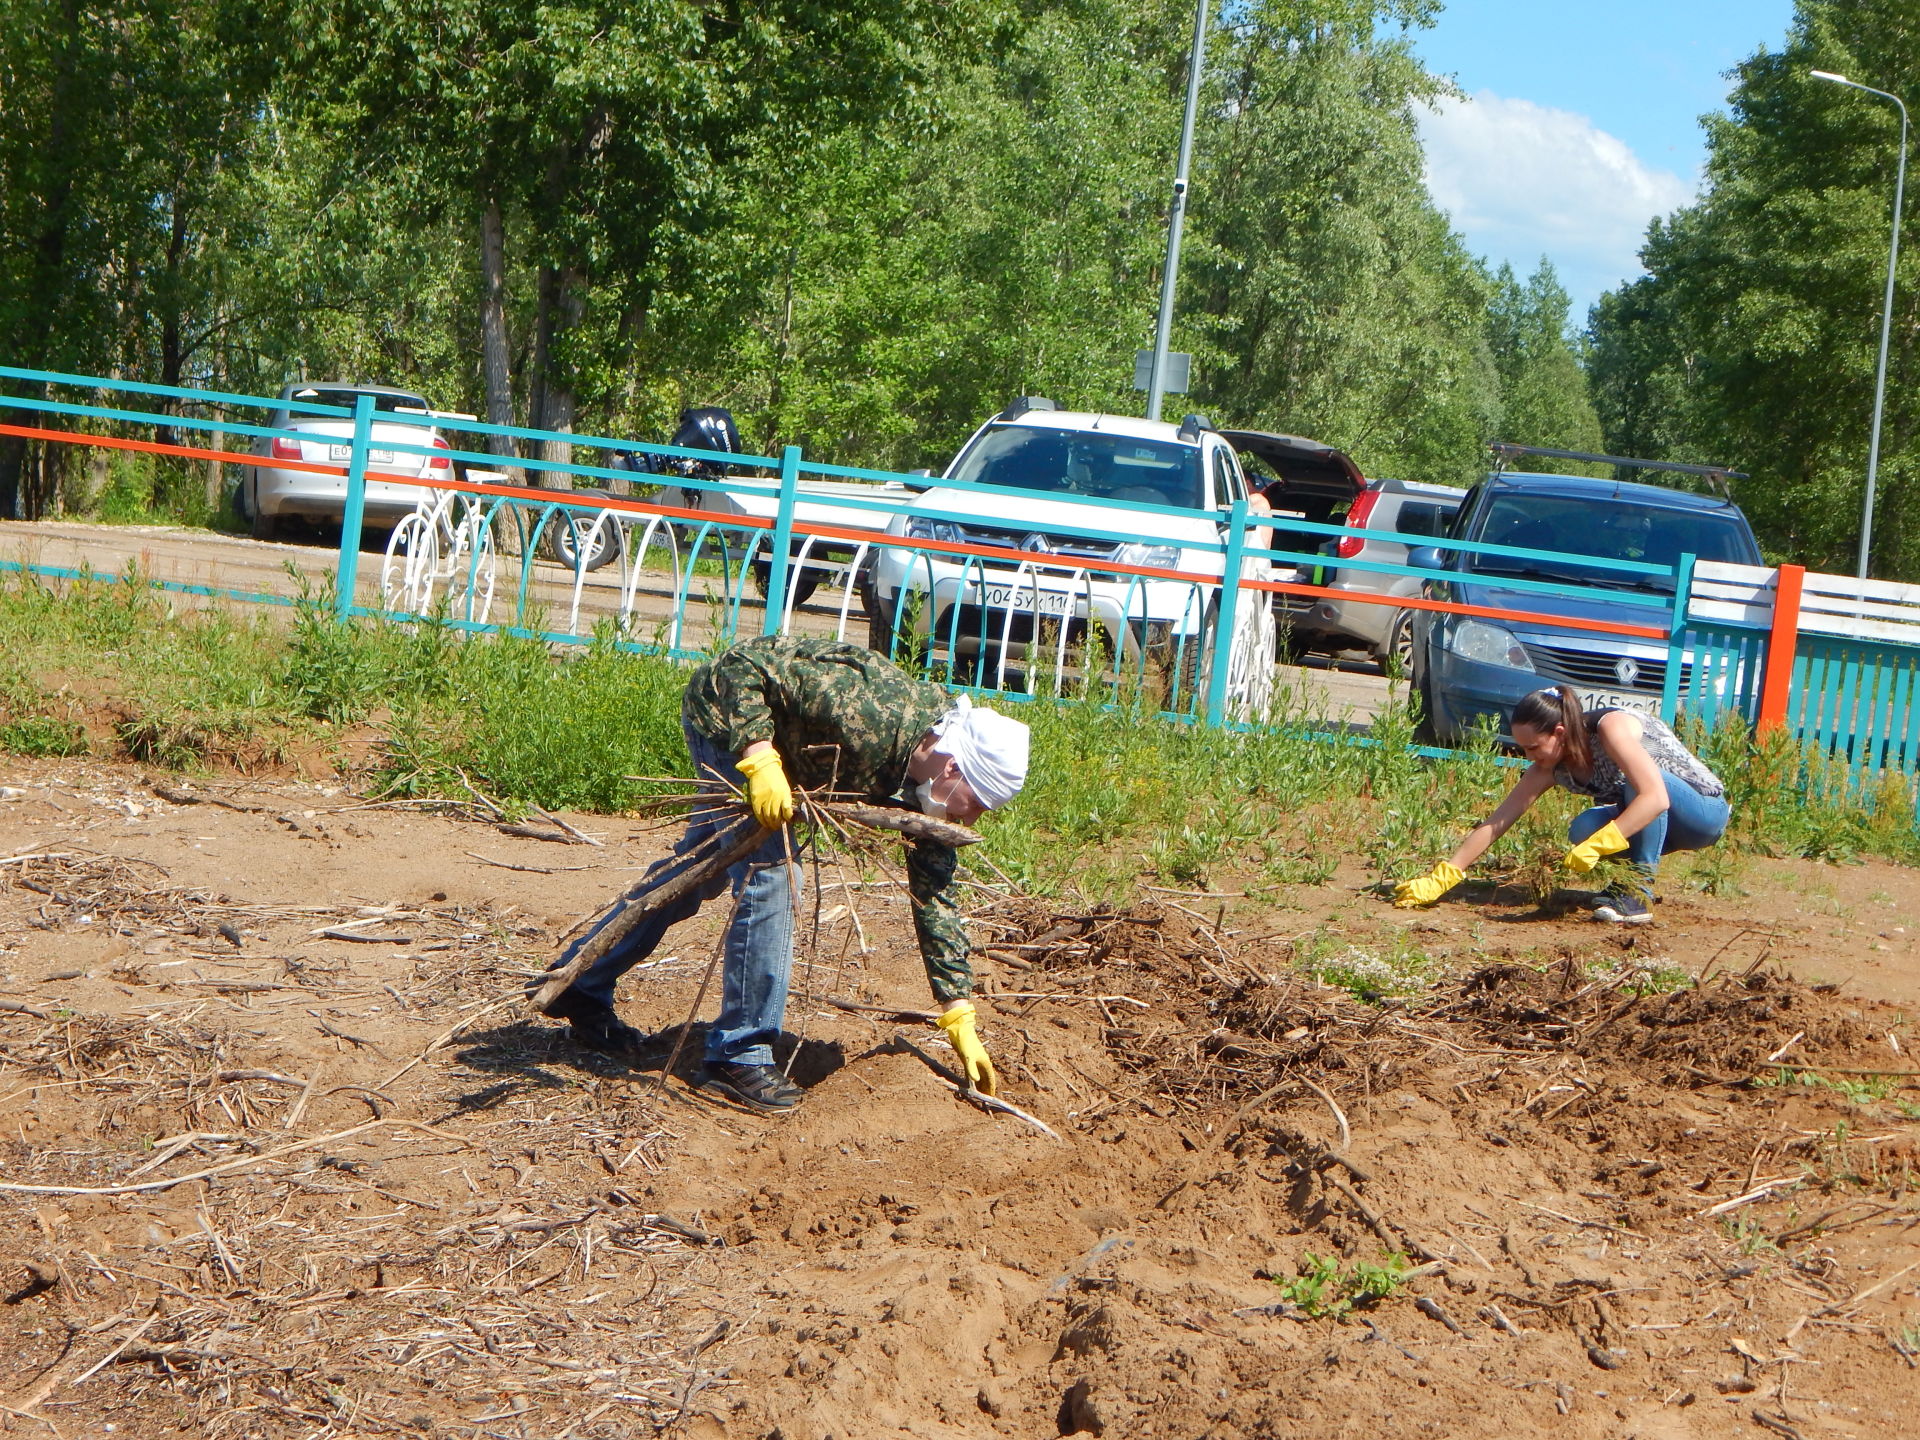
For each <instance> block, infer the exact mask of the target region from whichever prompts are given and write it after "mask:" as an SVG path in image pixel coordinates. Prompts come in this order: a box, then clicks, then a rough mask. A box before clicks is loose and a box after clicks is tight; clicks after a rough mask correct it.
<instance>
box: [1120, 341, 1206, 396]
mask: <svg viewBox="0 0 1920 1440" xmlns="http://www.w3.org/2000/svg"><path fill="white" fill-rule="evenodd" d="M1192 377H1193V356H1191V355H1189V354H1187V353H1186V352H1185V351H1184V350H1169V351H1168V352H1167V373H1166V375H1165V376H1164V377H1163V378H1162V379H1161V382H1160V389H1161V390H1162V391H1163V392H1164V393H1166V394H1168V395H1184V394H1186V393H1187V382H1188V381H1189V380H1190V379H1192ZM1133 388H1134V389H1136V390H1150V389H1152V388H1153V351H1151V350H1136V351H1134V352H1133Z"/></svg>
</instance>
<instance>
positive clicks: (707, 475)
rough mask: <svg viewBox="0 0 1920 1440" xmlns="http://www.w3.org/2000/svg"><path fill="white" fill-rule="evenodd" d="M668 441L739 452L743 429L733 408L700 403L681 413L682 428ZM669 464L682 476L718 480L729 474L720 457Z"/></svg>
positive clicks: (692, 447) (686, 447)
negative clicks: (736, 419)
mask: <svg viewBox="0 0 1920 1440" xmlns="http://www.w3.org/2000/svg"><path fill="white" fill-rule="evenodd" d="M667 443H668V444H669V445H677V446H679V447H680V448H681V449H683V450H715V451H718V452H720V453H721V454H723V455H738V454H739V453H740V450H741V446H740V428H739V427H738V426H737V425H735V424H734V423H733V412H732V411H731V410H726V409H722V408H721V407H720V406H718V405H700V406H696V407H694V408H692V409H689V410H682V411H681V412H680V428H679V429H678V430H676V431H674V432H673V439H671V440H669V441H668V442H667ZM667 464H668V465H669V466H671V467H672V468H673V469H674V470H676V471H678V472H679V473H680V474H682V475H694V476H698V477H699V478H701V479H703V480H717V479H719V478H720V477H721V476H722V475H725V474H726V473H727V466H726V464H725V463H724V462H722V461H718V460H686V459H676V460H669V461H668V462H667Z"/></svg>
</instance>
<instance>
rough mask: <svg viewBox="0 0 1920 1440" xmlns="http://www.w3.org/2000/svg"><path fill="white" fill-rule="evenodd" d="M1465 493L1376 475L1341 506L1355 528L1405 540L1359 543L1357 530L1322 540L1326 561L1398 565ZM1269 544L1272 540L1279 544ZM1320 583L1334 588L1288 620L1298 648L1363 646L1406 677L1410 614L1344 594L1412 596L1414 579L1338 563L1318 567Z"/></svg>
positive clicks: (1435, 532)
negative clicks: (1392, 660) (1350, 503)
mask: <svg viewBox="0 0 1920 1440" xmlns="http://www.w3.org/2000/svg"><path fill="white" fill-rule="evenodd" d="M1466 493H1467V492H1466V491H1465V490H1462V489H1459V488H1457V487H1455V486H1452V485H1428V484H1426V483H1424V482H1422V481H1418V480H1375V481H1372V482H1370V483H1369V484H1368V486H1367V488H1366V489H1365V490H1362V491H1361V492H1360V494H1359V495H1358V496H1357V497H1356V498H1355V500H1354V502H1353V507H1352V508H1351V509H1350V510H1348V511H1347V522H1346V523H1347V526H1348V528H1350V529H1353V530H1391V531H1394V532H1395V533H1397V534H1400V535H1405V536H1406V537H1407V539H1406V540H1404V541H1400V540H1365V539H1362V538H1361V537H1359V536H1358V535H1354V536H1346V537H1342V538H1341V539H1338V540H1334V541H1331V542H1327V546H1326V549H1327V555H1328V559H1329V560H1330V561H1340V560H1366V561H1373V562H1377V563H1380V564H1385V565H1404V564H1406V563H1407V552H1408V550H1409V549H1411V548H1412V547H1413V546H1415V545H1419V544H1422V543H1424V542H1425V541H1426V540H1429V539H1432V538H1434V537H1436V536H1441V535H1445V534H1446V533H1447V527H1448V526H1449V525H1451V524H1452V523H1453V516H1454V512H1455V511H1457V510H1459V508H1460V502H1461V500H1462V499H1464V498H1465V496H1466ZM1275 543H1278V542H1277V541H1276V542H1275ZM1318 583H1320V584H1322V585H1325V586H1326V587H1327V588H1328V589H1329V590H1333V591H1337V592H1339V593H1338V594H1337V595H1333V596H1322V597H1320V598H1317V599H1308V600H1306V601H1304V602H1303V604H1302V608H1300V609H1298V610H1296V611H1294V612H1292V613H1291V614H1290V615H1289V617H1288V621H1289V623H1291V625H1292V627H1293V645H1294V647H1295V648H1296V649H1311V650H1365V651H1366V652H1367V653H1368V654H1369V655H1371V656H1372V657H1373V658H1374V659H1376V660H1378V661H1379V662H1380V663H1381V664H1382V665H1386V664H1388V663H1389V657H1394V658H1397V660H1398V662H1399V668H1400V672H1401V673H1402V674H1405V673H1406V672H1407V671H1408V669H1409V668H1410V667H1411V666H1412V664H1413V612H1412V611H1411V610H1401V609H1398V608H1396V607H1395V606H1392V605H1382V604H1379V603H1378V602H1376V601H1369V600H1349V599H1346V598H1344V597H1345V596H1347V595H1388V596H1399V595H1418V594H1419V593H1420V581H1419V580H1418V579H1416V578H1415V577H1413V576H1411V575H1385V574H1382V573H1380V572H1379V571H1377V570H1356V569H1352V568H1349V567H1346V566H1341V565H1337V564H1329V565H1326V566H1322V567H1320V573H1319V576H1318Z"/></svg>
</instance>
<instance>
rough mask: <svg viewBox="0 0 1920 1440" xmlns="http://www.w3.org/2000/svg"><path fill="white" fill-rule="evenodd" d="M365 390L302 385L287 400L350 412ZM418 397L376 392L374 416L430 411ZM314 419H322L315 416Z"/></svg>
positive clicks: (348, 387) (428, 406)
mask: <svg viewBox="0 0 1920 1440" xmlns="http://www.w3.org/2000/svg"><path fill="white" fill-rule="evenodd" d="M366 393H368V392H366V391H365V390H355V389H353V388H352V387H351V386H345V385H302V386H301V387H300V388H299V389H298V390H295V391H292V392H290V393H289V394H288V396H287V398H288V399H289V400H298V401H299V402H300V403H301V404H303V405H338V406H339V407H340V408H341V409H343V410H351V409H353V407H354V403H355V402H356V401H357V400H358V399H359V398H360V397H361V396H362V395H365V394H366ZM432 408H433V407H432V406H430V405H428V404H427V402H426V401H424V400H422V399H421V398H420V397H419V396H418V395H389V394H385V393H378V392H376V393H375V394H374V397H373V411H374V414H376V415H380V414H386V415H391V414H393V413H394V412H395V411H398V410H431V409H432ZM313 418H315V419H320V418H324V417H320V416H315V417H313Z"/></svg>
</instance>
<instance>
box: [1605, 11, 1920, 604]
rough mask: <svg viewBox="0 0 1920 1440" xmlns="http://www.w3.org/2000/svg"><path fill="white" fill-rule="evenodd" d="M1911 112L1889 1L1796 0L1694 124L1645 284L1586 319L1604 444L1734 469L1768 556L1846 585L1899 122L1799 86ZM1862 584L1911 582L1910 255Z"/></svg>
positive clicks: (1919, 477) (1915, 72)
mask: <svg viewBox="0 0 1920 1440" xmlns="http://www.w3.org/2000/svg"><path fill="white" fill-rule="evenodd" d="M1813 69H1821V70H1829V71H1836V72H1838V73H1841V74H1844V75H1847V76H1850V77H1852V78H1855V79H1858V80H1860V81H1861V82H1862V83H1865V84H1870V85H1873V86H1875V87H1877V88H1880V89H1885V90H1892V91H1895V92H1896V93H1904V94H1905V95H1907V96H1908V97H1910V98H1916V99H1920V96H1916V94H1915V91H1916V85H1915V81H1916V79H1920V29H1916V28H1915V26H1914V23H1913V11H1912V7H1911V5H1908V4H1905V3H1901V0H1845V3H1842V0H1801V3H1800V4H1799V5H1798V6H1797V8H1796V17H1795V21H1794V24H1793V27H1792V30H1791V32H1790V34H1789V38H1788V40H1787V42H1786V44H1785V45H1784V46H1783V47H1782V48H1781V49H1780V50H1778V51H1761V52H1759V53H1757V54H1755V55H1754V56H1753V57H1752V58H1751V59H1749V60H1748V61H1746V62H1745V63H1744V64H1742V65H1741V66H1740V68H1739V71H1738V84H1737V85H1736V87H1735V89H1734V92H1733V95H1732V113H1731V114H1730V115H1728V116H1716V117H1710V118H1709V119H1708V121H1707V132H1708V143H1709V146H1710V158H1709V161H1708V167H1707V182H1706V187H1705V190H1704V192H1703V194H1702V197H1701V199H1700V201H1699V203H1698V204H1696V205H1693V206H1690V207H1688V208H1686V209H1684V210H1682V211H1680V212H1679V213H1677V214H1675V215H1674V216H1672V217H1670V218H1669V219H1667V220H1665V221H1662V222H1656V223H1655V225H1654V226H1653V227H1652V229H1651V230H1650V232H1649V234H1648V237H1647V243H1646V247H1645V249H1644V250H1643V251H1642V256H1641V258H1642V261H1643V263H1644V264H1645V265H1646V268H1647V270H1648V272H1649V273H1648V276H1647V277H1646V278H1644V279H1641V280H1639V281H1637V282H1635V283H1634V284H1631V285H1628V286H1625V287H1623V288H1622V289H1620V290H1618V291H1615V292H1614V293H1612V294H1610V295H1608V296H1606V297H1605V298H1604V299H1603V300H1602V302H1601V303H1600V305H1599V306H1597V307H1596V308H1595V311H1594V314H1593V317H1592V322H1591V336H1592V344H1593V367H1592V368H1593V384H1594V391H1595V399H1596V403H1597V405H1598V407H1599V410H1600V413H1601V418H1602V421H1603V424H1604V426H1605V429H1606V432H1607V436H1608V440H1609V443H1610V446H1611V448H1614V449H1625V450H1627V451H1628V452H1629V453H1641V454H1652V455H1657V456H1660V457H1662V458H1667V459H1675V460H1689V461H1698V462H1705V463H1717V464H1730V465H1733V466H1736V467H1737V468H1739V469H1741V470H1743V471H1746V472H1748V473H1749V474H1750V475H1751V477H1752V478H1751V479H1750V480H1747V481H1745V482H1741V483H1739V484H1738V487H1737V489H1736V497H1737V498H1738V499H1739V500H1740V501H1741V503H1742V505H1743V507H1744V508H1745V509H1746V511H1747V514H1748V515H1749V516H1750V517H1751V518H1752V520H1753V522H1754V525H1755V528H1756V529H1757V530H1758V531H1759V532H1760V535H1761V539H1762V542H1763V543H1764V544H1765V546H1766V547H1767V548H1768V550H1769V551H1771V552H1774V553H1777V554H1780V555H1782V556H1786V557H1791V558H1793V559H1796V560H1803V561H1805V562H1807V563H1808V564H1812V565H1817V566H1820V567H1822V568H1825V569H1830V570H1842V571H1847V572H1850V571H1851V570H1852V569H1853V564H1854V559H1855V551H1856V547H1857V545H1858V543H1859V534H1860V506H1861V498H1862V495H1863V490H1864V481H1865V472H1866V457H1867V441H1868V428H1869V421H1870V419H1871V414H1872V405H1873V377H1874V366H1875V357H1876V352H1877V347H1878V343H1879V333H1880V315H1881V301H1882V293H1883V292H1882V286H1883V284H1884V281H1885V274H1886V261H1887V244H1888V240H1889V221H1890V214H1891V202H1892V198H1893V178H1894V165H1895V157H1896V152H1897V150H1898V144H1899V115H1898V112H1897V111H1895V109H1894V107H1893V106H1892V105H1890V104H1888V103H1887V102H1885V101H1883V100H1876V99H1874V98H1873V97H1871V96H1866V95H1862V94H1860V93H1859V92H1858V91H1854V90H1847V89H1844V88H1842V87H1840V86H1836V85H1831V84H1827V83H1824V82H1822V81H1819V80H1815V79H1812V78H1811V77H1810V76H1809V74H1808V71H1809V70H1813ZM1895 303H1896V309H1895V314H1894V326H1893V344H1892V350H1891V354H1890V359H1889V368H1888V380H1887V413H1886V420H1885V432H1884V438H1883V441H1882V450H1881V461H1880V493H1879V503H1878V507H1877V513H1876V519H1875V529H1874V556H1873V573H1874V574H1876V575H1881V576H1886V577H1890V578H1899V579H1909V580H1911V579H1920V503H1916V502H1920V435H1916V425H1920V397H1917V396H1915V394H1914V393H1913V392H1914V381H1915V378H1916V359H1917V358H1920V357H1916V355H1915V352H1914V346H1915V341H1916V338H1920V258H1917V257H1915V255H1914V251H1913V250H1912V249H1909V250H1908V251H1906V252H1905V253H1903V255H1902V260H1901V274H1900V277H1899V286H1898V290H1897V292H1896V302H1895Z"/></svg>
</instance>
